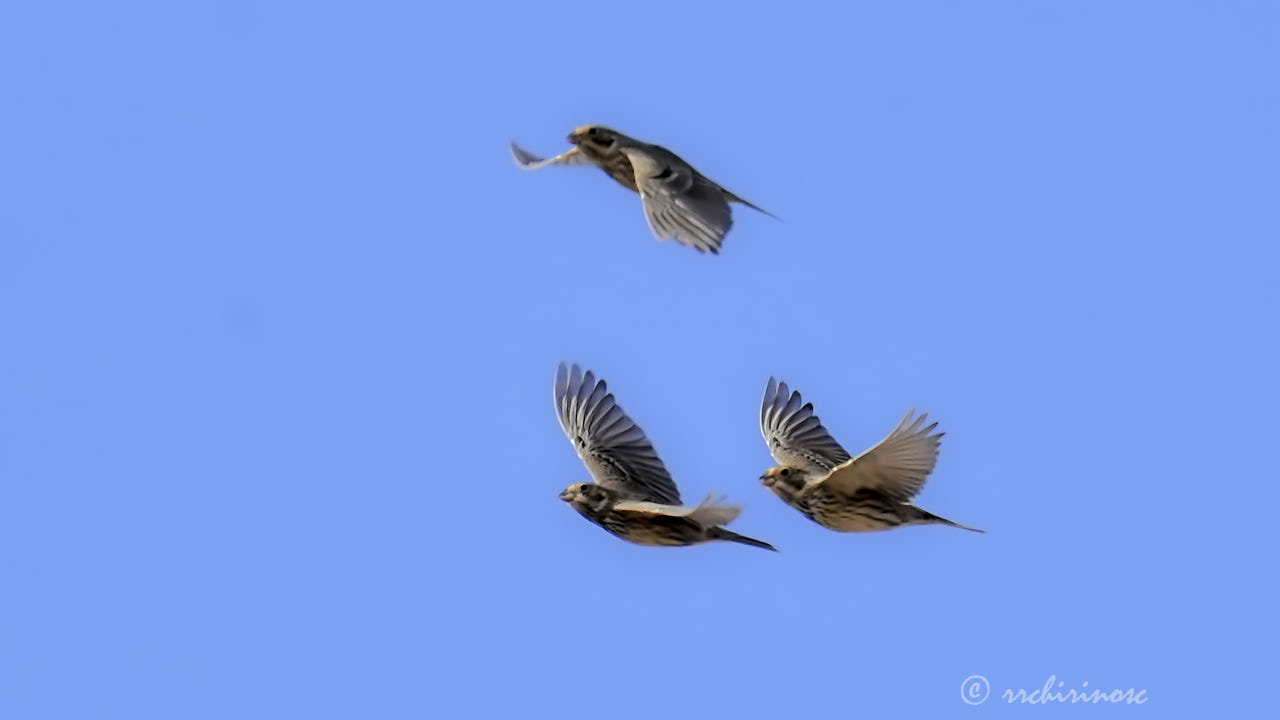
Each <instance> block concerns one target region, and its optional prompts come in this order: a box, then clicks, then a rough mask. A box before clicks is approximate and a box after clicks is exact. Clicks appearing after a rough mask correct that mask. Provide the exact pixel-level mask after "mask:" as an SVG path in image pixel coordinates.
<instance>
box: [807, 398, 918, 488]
mask: <svg viewBox="0 0 1280 720" xmlns="http://www.w3.org/2000/svg"><path fill="white" fill-rule="evenodd" d="M926 418H928V415H927V414H924V413H922V414H920V415H919V416H918V417H916V416H915V411H914V410H913V411H911V412H908V413H907V416H906V417H904V418H903V419H902V422H900V423H898V427H896V428H894V429H893V432H891V433H889V435H888V437H886V438H885V439H884V440H881V441H880V442H879V443H877V444H876V445H875V447H872V448H871V449H870V450H868V451H866V452H864V453H862V454H861V455H859V456H858V457H856V458H854V459H852V460H850V461H848V462H846V463H843V464H842V465H840V466H838V467H836V468H835V469H833V470H832V471H831V474H830V475H829V476H827V478H826V479H824V480H823V481H822V484H823V485H824V486H825V487H828V488H830V489H832V490H835V491H838V492H841V493H845V494H852V493H853V492H855V491H857V490H860V489H863V488H870V489H874V490H879V491H880V492H882V493H884V494H885V495H888V496H889V497H892V498H894V499H895V500H898V501H899V502H908V501H910V500H911V498H913V497H915V496H916V494H917V493H919V492H920V489H921V488H922V487H924V483H925V480H926V479H927V478H928V477H929V473H931V472H933V467H934V465H936V464H937V463H938V448H939V446H940V445H941V444H942V433H940V432H937V433H935V432H934V429H935V428H937V427H938V423H936V422H935V423H931V424H929V425H925V424H924V423H925V419H926Z"/></svg>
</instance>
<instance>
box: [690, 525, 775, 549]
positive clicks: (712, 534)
mask: <svg viewBox="0 0 1280 720" xmlns="http://www.w3.org/2000/svg"><path fill="white" fill-rule="evenodd" d="M707 537H709V538H711V539H712V540H728V541H729V542H736V543H742V544H743V545H750V546H751V547H758V548H764V549H765V550H772V551H774V552H778V548H776V547H774V546H772V545H770V544H769V543H767V542H765V541H763V540H756V539H755V538H749V537H747V536H746V535H739V534H738V533H736V532H734V531H732V530H726V529H724V528H722V527H713V528H711V529H710V530H708V531H707Z"/></svg>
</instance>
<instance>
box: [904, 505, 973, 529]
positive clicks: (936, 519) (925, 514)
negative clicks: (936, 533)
mask: <svg viewBox="0 0 1280 720" xmlns="http://www.w3.org/2000/svg"><path fill="white" fill-rule="evenodd" d="M916 510H920V516H921V519H922V520H924V522H931V523H939V524H942V525H950V526H951V527H954V528H960V529H961V530H968V531H969V532H976V533H986V532H987V531H986V530H979V529H978V528H976V527H969V526H968V525H961V524H960V523H958V522H956V521H954V520H948V519H946V518H944V517H942V516H941V515H934V514H933V513H931V512H929V511H928V510H921V509H920V508H916Z"/></svg>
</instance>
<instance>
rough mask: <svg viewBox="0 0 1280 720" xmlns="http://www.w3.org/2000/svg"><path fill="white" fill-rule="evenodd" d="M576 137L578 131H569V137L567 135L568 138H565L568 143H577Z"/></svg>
mask: <svg viewBox="0 0 1280 720" xmlns="http://www.w3.org/2000/svg"><path fill="white" fill-rule="evenodd" d="M578 137H579V136H578V133H576V132H571V133H569V137H568V138H566V139H567V140H568V141H569V144H570V145H577V144H578Z"/></svg>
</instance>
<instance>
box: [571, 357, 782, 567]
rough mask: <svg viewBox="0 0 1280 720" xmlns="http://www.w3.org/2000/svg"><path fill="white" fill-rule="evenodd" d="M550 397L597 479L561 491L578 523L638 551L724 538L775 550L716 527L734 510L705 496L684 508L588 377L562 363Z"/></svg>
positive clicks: (663, 472)
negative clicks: (585, 522) (586, 523)
mask: <svg viewBox="0 0 1280 720" xmlns="http://www.w3.org/2000/svg"><path fill="white" fill-rule="evenodd" d="M554 397H555V403H556V415H557V416H558V417H559V418H560V427H561V428H563V429H564V432H565V435H568V436H569V442H571V443H573V448H574V449H575V450H577V451H578V457H580V458H582V462H583V464H585V465H586V466H587V470H588V471H589V472H590V473H591V476H592V478H594V480H595V482H594V483H576V484H574V485H570V486H569V487H567V488H565V489H564V490H563V491H562V492H561V493H560V499H561V500H564V501H565V502H567V503H569V505H571V506H572V507H573V509H574V510H577V511H578V513H579V514H581V515H582V516H583V517H585V518H586V519H588V520H590V521H591V522H593V523H595V524H597V525H599V526H600V527H602V528H604V529H605V530H607V531H609V532H610V533H613V534H614V535H616V536H618V537H620V538H622V539H623V540H628V541H630V542H633V543H636V544H638V545H695V544H697V543H703V542H708V541H711V540H728V541H731V542H737V543H742V544H744V545H752V546H754V547H758V548H764V549H766V550H774V549H775V548H774V547H773V546H772V545H770V544H769V543H766V542H762V541H760V540H756V539H754V538H749V537H746V536H745V535H739V534H738V533H735V532H733V531H732V530H727V529H725V528H724V527H721V526H722V525H727V524H729V523H730V522H733V520H734V518H736V517H738V513H739V512H741V509H740V508H738V507H735V506H732V505H726V504H723V503H720V502H715V501H713V500H712V499H711V496H710V495H708V496H707V499H706V500H703V501H702V502H701V503H699V504H698V505H695V506H688V505H681V504H680V491H679V490H677V489H676V484H675V482H674V481H672V479H671V475H670V474H669V473H668V472H667V468H666V467H665V466H664V465H663V464H662V460H661V459H659V458H658V454H657V453H656V452H654V450H653V446H652V445H650V444H649V440H648V438H646V437H645V434H644V431H643V430H641V429H640V426H638V425H636V424H635V423H634V422H632V420H631V418H630V417H628V416H627V414H626V413H625V412H623V410H622V408H621V407H620V406H619V405H618V403H617V402H616V401H615V400H614V399H613V394H612V393H610V392H609V389H608V387H606V385H605V382H604V380H597V379H596V377H595V375H593V374H592V373H591V371H587V372H585V373H584V372H583V371H582V369H581V368H579V367H578V366H577V365H573V366H566V365H564V364H561V365H560V367H559V369H558V370H557V371H556V382H555V396H554Z"/></svg>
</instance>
